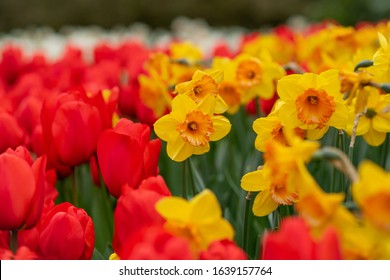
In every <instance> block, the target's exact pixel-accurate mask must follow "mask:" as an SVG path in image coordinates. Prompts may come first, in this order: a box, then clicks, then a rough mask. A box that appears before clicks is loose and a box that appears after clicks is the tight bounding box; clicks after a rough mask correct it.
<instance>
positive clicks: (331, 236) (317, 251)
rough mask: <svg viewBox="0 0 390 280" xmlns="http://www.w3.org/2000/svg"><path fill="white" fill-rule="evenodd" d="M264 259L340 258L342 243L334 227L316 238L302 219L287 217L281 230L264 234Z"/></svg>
mask: <svg viewBox="0 0 390 280" xmlns="http://www.w3.org/2000/svg"><path fill="white" fill-rule="evenodd" d="M262 259H265V260H339V259H341V251H340V244H339V240H338V236H337V233H336V231H334V230H332V229H328V230H327V231H326V232H325V233H324V235H323V236H322V238H321V239H319V240H315V239H314V238H313V237H312V236H311V234H310V228H309V227H308V226H307V225H306V223H305V222H304V221H303V220H302V219H300V218H286V219H283V220H282V223H281V227H280V230H279V231H277V232H271V233H268V234H266V235H265V236H264V240H263V254H262Z"/></svg>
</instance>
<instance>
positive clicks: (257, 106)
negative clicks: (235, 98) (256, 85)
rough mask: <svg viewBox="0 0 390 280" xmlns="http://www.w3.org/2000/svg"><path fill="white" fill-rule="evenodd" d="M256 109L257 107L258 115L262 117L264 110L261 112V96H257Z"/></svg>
mask: <svg viewBox="0 0 390 280" xmlns="http://www.w3.org/2000/svg"><path fill="white" fill-rule="evenodd" d="M255 109H256V117H258V118H261V117H262V112H261V106H260V98H259V97H257V98H256V99H255Z"/></svg>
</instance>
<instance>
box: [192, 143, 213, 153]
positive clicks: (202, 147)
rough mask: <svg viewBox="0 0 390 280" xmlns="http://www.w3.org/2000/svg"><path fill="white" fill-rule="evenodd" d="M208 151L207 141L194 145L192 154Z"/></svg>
mask: <svg viewBox="0 0 390 280" xmlns="http://www.w3.org/2000/svg"><path fill="white" fill-rule="evenodd" d="M208 151H210V144H209V143H207V144H206V145H204V146H198V147H194V150H193V154H194V155H203V154H205V153H207V152H208Z"/></svg>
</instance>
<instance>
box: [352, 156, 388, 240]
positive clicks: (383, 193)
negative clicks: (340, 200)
mask: <svg viewBox="0 0 390 280" xmlns="http://www.w3.org/2000/svg"><path fill="white" fill-rule="evenodd" d="M352 194H353V198H354V200H355V201H356V203H357V204H358V205H359V207H360V209H361V211H362V214H363V217H364V218H365V219H366V220H368V221H369V222H370V223H371V224H373V225H374V226H375V227H377V228H379V229H381V230H384V231H387V232H388V233H390V173H388V172H386V171H384V170H383V169H382V168H381V167H379V166H377V165H376V164H374V163H372V162H370V161H364V162H362V163H361V164H360V166H359V180H358V181H357V182H356V183H355V184H354V185H353V187H352Z"/></svg>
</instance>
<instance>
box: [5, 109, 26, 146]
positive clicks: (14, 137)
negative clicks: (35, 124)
mask: <svg viewBox="0 0 390 280" xmlns="http://www.w3.org/2000/svg"><path fill="white" fill-rule="evenodd" d="M0 135H1V137H0V153H2V152H4V151H5V150H7V149H8V148H11V149H15V148H16V147H17V146H19V145H22V144H23V142H24V136H25V135H24V131H23V129H22V128H21V127H20V126H19V124H18V122H17V120H16V118H15V117H14V116H12V115H11V114H9V113H8V112H6V111H5V110H4V109H2V108H1V107H0Z"/></svg>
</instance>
